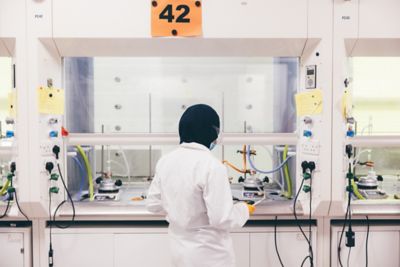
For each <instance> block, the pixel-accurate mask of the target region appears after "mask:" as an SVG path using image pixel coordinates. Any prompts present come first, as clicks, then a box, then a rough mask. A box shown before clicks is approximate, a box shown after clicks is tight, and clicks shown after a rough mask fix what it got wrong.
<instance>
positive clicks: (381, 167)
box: [355, 148, 400, 199]
mask: <svg viewBox="0 0 400 267" xmlns="http://www.w3.org/2000/svg"><path fill="white" fill-rule="evenodd" d="M357 153H358V156H357V157H356V159H357V164H356V166H355V175H356V178H357V180H358V181H357V182H356V183H357V185H358V189H359V190H360V192H361V194H362V195H363V196H364V197H366V198H369V199H393V198H394V197H395V195H396V194H397V195H398V197H400V195H399V194H400V167H399V157H400V149H393V148H376V149H363V148H357Z"/></svg>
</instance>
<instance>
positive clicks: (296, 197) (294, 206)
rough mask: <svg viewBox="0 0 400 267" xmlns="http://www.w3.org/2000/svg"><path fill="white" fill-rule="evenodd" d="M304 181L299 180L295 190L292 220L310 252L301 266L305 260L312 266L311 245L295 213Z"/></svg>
mask: <svg viewBox="0 0 400 267" xmlns="http://www.w3.org/2000/svg"><path fill="white" fill-rule="evenodd" d="M304 180H305V179H304V178H303V179H302V180H301V184H300V186H299V189H298V190H297V193H296V196H295V198H294V202H293V215H294V218H295V221H296V224H297V227H298V228H299V229H300V232H301V234H302V235H303V236H304V239H305V240H306V242H307V244H308V248H309V251H310V255H308V256H307V257H306V258H304V260H303V262H302V265H304V263H305V262H306V260H307V259H310V263H311V266H313V259H312V257H311V255H312V245H311V241H310V240H309V239H308V236H307V235H306V233H305V232H304V230H303V227H302V226H301V224H300V222H299V218H298V217H297V211H296V202H297V199H298V197H299V195H300V192H301V190H302V188H303V185H304Z"/></svg>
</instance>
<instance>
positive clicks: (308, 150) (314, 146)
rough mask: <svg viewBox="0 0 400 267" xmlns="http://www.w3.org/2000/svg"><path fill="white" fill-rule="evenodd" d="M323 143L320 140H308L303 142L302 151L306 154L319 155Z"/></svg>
mask: <svg viewBox="0 0 400 267" xmlns="http://www.w3.org/2000/svg"><path fill="white" fill-rule="evenodd" d="M320 148H321V145H320V143H319V141H312V140H308V141H306V142H304V143H302V144H301V152H302V153H303V154H306V155H314V156H318V155H319V152H320Z"/></svg>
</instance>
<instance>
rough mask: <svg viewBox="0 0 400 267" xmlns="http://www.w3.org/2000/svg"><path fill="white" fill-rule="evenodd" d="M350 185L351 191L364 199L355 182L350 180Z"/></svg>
mask: <svg viewBox="0 0 400 267" xmlns="http://www.w3.org/2000/svg"><path fill="white" fill-rule="evenodd" d="M351 187H352V188H353V193H354V195H355V196H356V197H357V198H358V199H361V200H365V197H364V196H363V195H361V193H360V191H358V187H357V185H356V183H355V182H354V180H353V179H352V180H351Z"/></svg>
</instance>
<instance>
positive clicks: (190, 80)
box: [64, 57, 299, 133]
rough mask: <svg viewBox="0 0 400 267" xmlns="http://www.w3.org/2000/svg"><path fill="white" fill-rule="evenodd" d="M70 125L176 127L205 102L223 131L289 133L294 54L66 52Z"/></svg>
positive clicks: (80, 128)
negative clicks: (88, 54) (123, 55)
mask: <svg viewBox="0 0 400 267" xmlns="http://www.w3.org/2000/svg"><path fill="white" fill-rule="evenodd" d="M64 63H65V64H64V67H65V77H66V79H65V87H66V89H67V102H68V103H67V122H68V128H69V129H70V131H71V132H88V133H92V132H102V131H104V132H121V133H123V132H125V133H126V132H131V133H134V132H142V133H148V132H157V133H176V132H177V130H178V122H179V118H180V116H181V114H182V113H183V112H184V110H185V109H186V108H187V107H188V106H190V105H193V104H196V103H205V104H209V105H211V106H212V107H214V108H215V110H216V111H217V112H218V113H219V114H220V117H221V121H222V128H223V129H222V130H223V131H225V132H238V133H243V132H293V131H294V130H295V123H296V116H295V109H294V99H293V98H294V97H293V96H294V94H295V92H296V90H297V84H298V64H299V63H298V59H297V58H246V57H237V58H228V57H225V58H219V57H206V58H195V57H179V58H156V57H144V58H66V59H65V60H64Z"/></svg>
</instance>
